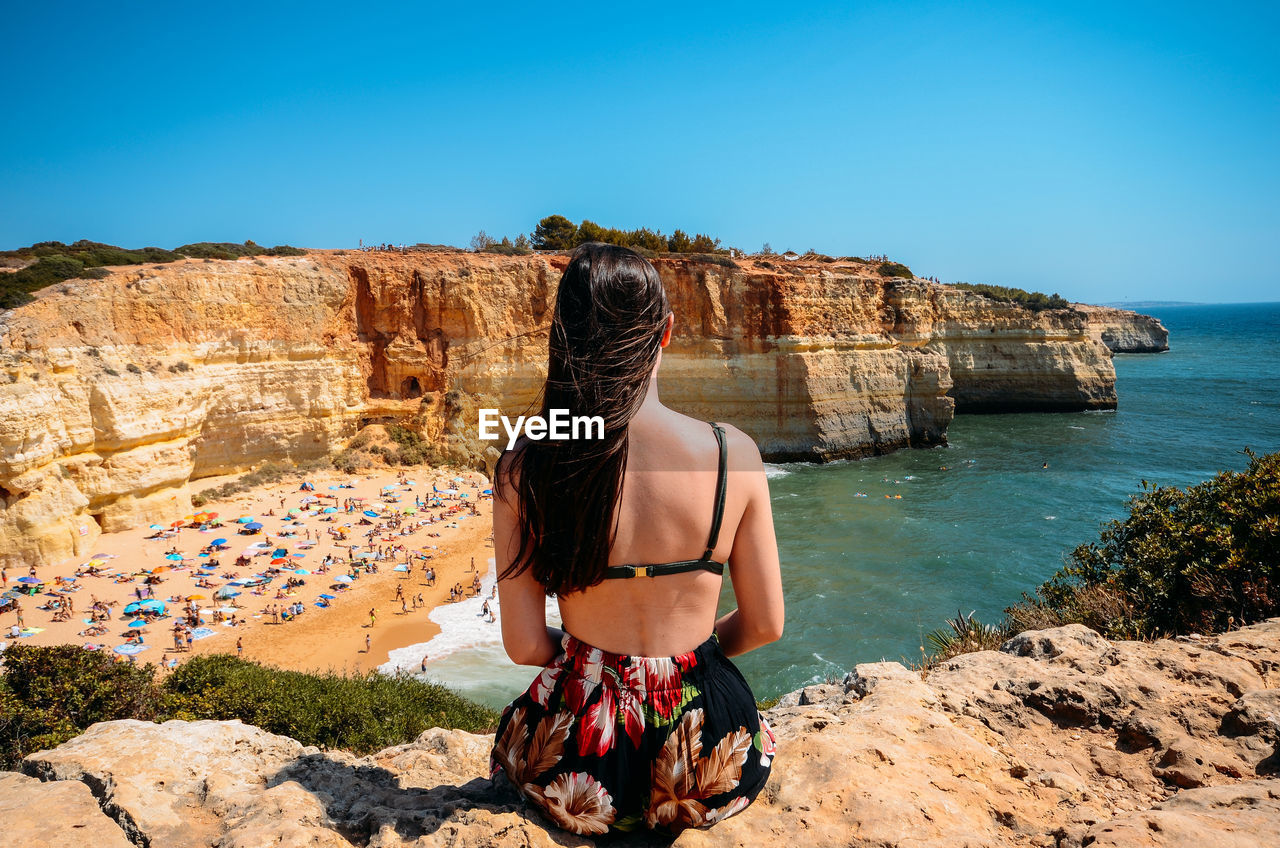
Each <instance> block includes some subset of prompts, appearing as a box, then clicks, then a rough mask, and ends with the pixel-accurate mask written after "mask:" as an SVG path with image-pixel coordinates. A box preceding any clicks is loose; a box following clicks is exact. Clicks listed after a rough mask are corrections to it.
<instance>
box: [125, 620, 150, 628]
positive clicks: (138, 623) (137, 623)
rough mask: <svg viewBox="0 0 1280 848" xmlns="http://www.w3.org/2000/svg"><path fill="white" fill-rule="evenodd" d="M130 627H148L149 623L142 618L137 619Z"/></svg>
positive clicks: (130, 623)
mask: <svg viewBox="0 0 1280 848" xmlns="http://www.w3.org/2000/svg"><path fill="white" fill-rule="evenodd" d="M129 626H130V627H146V626H147V623H146V622H145V621H143V620H142V619H140V618H135V619H134V620H133V621H131V622H129Z"/></svg>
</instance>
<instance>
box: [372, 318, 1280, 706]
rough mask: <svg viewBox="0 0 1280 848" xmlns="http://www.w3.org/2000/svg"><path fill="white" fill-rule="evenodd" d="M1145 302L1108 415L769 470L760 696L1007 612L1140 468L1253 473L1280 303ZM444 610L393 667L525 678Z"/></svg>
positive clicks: (756, 662)
mask: <svg viewBox="0 0 1280 848" xmlns="http://www.w3.org/2000/svg"><path fill="white" fill-rule="evenodd" d="M1144 311H1145V312H1147V313H1148V314H1152V315H1155V316H1157V317H1158V318H1160V320H1161V321H1162V322H1163V323H1164V325H1165V326H1166V327H1167V328H1168V329H1169V333H1170V338H1169V344H1170V348H1171V349H1170V350H1169V351H1168V352H1167V353H1159V354H1120V355H1117V356H1116V358H1115V366H1116V378H1117V394H1118V399H1119V409H1118V410H1117V411H1115V412H1104V413H1079V414H1017V415H964V416H958V417H957V418H956V419H955V421H954V422H953V423H952V425H951V427H950V430H949V432H948V439H949V444H948V445H947V446H946V447H939V448H934V449H929V450H907V451H899V452H897V453H894V454H890V455H888V456H882V457H875V458H871V459H864V460H857V461H848V462H836V463H831V464H827V465H809V464H804V463H800V464H788V465H777V466H771V467H770V476H771V480H770V490H771V493H772V496H773V508H774V520H775V523H776V525H777V533H778V545H779V549H780V552H781V555H782V566H783V579H784V586H785V590H786V601H787V627H786V634H785V636H784V637H783V639H782V640H781V641H780V642H778V643H776V644H774V645H770V646H768V647H765V648H762V649H760V650H758V651H755V652H753V653H751V654H749V655H746V656H744V657H742V658H741V659H740V660H738V662H739V666H740V667H741V668H742V670H743V672H744V674H745V675H746V677H747V679H748V680H749V681H750V682H751V684H752V686H753V688H754V689H755V691H756V695H757V697H760V698H766V697H770V696H773V695H778V694H781V693H784V692H788V691H791V690H793V689H796V688H798V687H800V686H803V685H805V684H807V683H809V682H814V681H819V680H823V679H826V678H827V677H828V676H833V675H834V676H842V675H843V674H844V673H845V672H846V671H848V670H849V669H850V668H852V667H853V666H854V665H856V664H857V663H860V662H868V661H874V660H879V659H891V660H901V659H905V660H910V661H919V659H920V646H921V644H924V642H923V635H924V634H925V633H927V632H929V631H930V630H933V629H935V628H938V627H942V626H945V619H946V618H948V617H953V616H955V614H956V612H957V610H960V611H963V612H965V613H969V612H970V611H975V612H976V613H977V616H978V618H979V619H982V620H984V621H995V620H997V619H998V618H999V617H1000V615H1001V613H1002V611H1003V609H1004V608H1005V607H1006V606H1008V605H1009V604H1011V603H1013V602H1015V601H1017V600H1018V599H1019V598H1020V597H1021V594H1022V592H1024V591H1026V592H1029V591H1031V590H1032V589H1034V588H1035V587H1036V586H1037V585H1038V584H1039V583H1040V582H1042V581H1043V580H1044V579H1045V578H1047V577H1048V576H1049V575H1050V574H1052V573H1053V572H1054V571H1055V570H1057V569H1058V568H1059V567H1060V566H1061V565H1062V564H1063V562H1064V560H1065V557H1066V556H1067V554H1068V553H1069V552H1070V551H1071V549H1072V548H1073V547H1075V546H1076V545H1078V544H1081V543H1083V542H1088V541H1091V540H1094V539H1096V538H1097V535H1098V530H1099V526H1100V525H1101V524H1102V523H1103V522H1105V521H1108V520H1110V519H1113V518H1117V517H1119V516H1121V515H1122V514H1123V513H1124V509H1125V501H1126V499H1127V498H1128V497H1129V496H1130V495H1131V494H1133V493H1134V492H1136V491H1137V490H1138V489H1139V488H1140V487H1141V482H1142V481H1143V480H1148V481H1150V482H1152V483H1157V484H1161V485H1178V486H1185V485H1188V484H1192V483H1197V482H1199V481H1201V480H1205V479H1207V478H1209V477H1211V476H1213V475H1214V474H1215V473H1216V472H1218V471H1220V470H1223V469H1237V470H1238V469H1241V468H1243V467H1244V466H1245V465H1246V464H1247V458H1246V457H1245V456H1244V454H1243V453H1242V450H1243V449H1244V448H1245V447H1248V448H1251V449H1253V450H1254V451H1255V452H1257V453H1268V452H1271V451H1276V450H1280V303H1269V304H1227V305H1213V306H1180V307H1167V308H1153V309H1147V310H1144ZM1046 462H1047V463H1048V468H1044V467H1043V466H1044V463H1046ZM858 493H862V494H863V495H865V497H860V496H858ZM885 495H890V496H891V497H889V498H886V497H885ZM897 495H901V498H900V499H899V498H897V497H894V496H897ZM486 585H487V584H486ZM724 604H726V605H731V604H732V598H731V596H730V591H729V587H728V585H727V584H726V592H725V598H724ZM446 609H447V613H446V614H447V615H449V616H451V618H450V620H449V622H447V623H446V626H445V631H446V632H445V633H444V634H442V636H441V637H439V638H440V641H438V642H436V643H435V644H433V645H431V646H414V648H407V649H403V651H397V652H395V653H393V656H392V662H390V663H388V664H387V666H384V668H385V669H387V670H390V669H392V668H395V667H397V666H398V667H404V668H412V669H413V670H414V671H416V670H417V669H418V663H419V661H420V660H421V658H422V656H423V653H424V650H423V649H424V648H428V649H427V650H426V651H425V652H426V653H427V655H428V656H429V657H430V659H429V661H428V665H427V673H426V676H427V677H428V678H431V679H436V680H440V681H441V682H444V683H446V684H447V685H450V686H452V687H454V688H457V689H459V690H461V691H463V692H464V693H466V694H469V695H471V696H472V697H475V698H477V699H479V700H482V701H485V702H488V703H491V704H494V705H500V704H501V703H503V702H505V701H506V700H509V699H510V698H511V697H512V696H513V695H514V694H515V693H516V692H518V691H519V690H520V689H522V688H523V687H524V686H525V685H527V683H528V681H529V680H530V679H531V678H532V673H531V671H530V670H528V669H521V668H518V667H515V666H512V665H510V664H509V663H507V662H506V660H505V658H504V657H503V656H502V654H501V648H500V646H499V645H498V643H497V641H496V638H495V637H496V627H493V626H486V625H484V624H483V623H480V620H479V619H478V617H477V614H478V612H479V610H478V607H477V609H476V610H475V611H471V610H470V609H469V608H467V607H466V606H465V605H464V604H457V605H452V606H451V607H448V608H446Z"/></svg>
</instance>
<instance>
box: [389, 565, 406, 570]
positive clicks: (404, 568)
mask: <svg viewBox="0 0 1280 848" xmlns="http://www.w3.org/2000/svg"><path fill="white" fill-rule="evenodd" d="M391 570H392V571H408V570H409V566H407V565H397V566H396V567H395V568H393V569H391Z"/></svg>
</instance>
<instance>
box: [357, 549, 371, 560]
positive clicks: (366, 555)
mask: <svg viewBox="0 0 1280 848" xmlns="http://www.w3.org/2000/svg"><path fill="white" fill-rule="evenodd" d="M356 556H358V557H360V559H368V558H369V557H371V556H373V551H361V552H360V553H358V554H356Z"/></svg>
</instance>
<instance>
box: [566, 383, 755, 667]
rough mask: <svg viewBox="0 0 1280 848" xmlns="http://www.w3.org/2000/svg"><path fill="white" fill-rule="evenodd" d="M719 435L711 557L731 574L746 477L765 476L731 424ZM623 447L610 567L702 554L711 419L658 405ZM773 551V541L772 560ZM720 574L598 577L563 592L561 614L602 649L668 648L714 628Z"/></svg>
mask: <svg viewBox="0 0 1280 848" xmlns="http://www.w3.org/2000/svg"><path fill="white" fill-rule="evenodd" d="M726 440H727V443H728V444H727V448H728V450H727V468H728V473H727V475H726V478H727V479H726V486H725V505H724V512H723V518H722V521H721V526H720V531H719V534H718V538H717V540H716V543H715V547H714V548H713V549H712V553H711V557H710V558H711V559H712V560H714V561H716V562H721V563H723V562H726V561H727V562H728V563H729V567H730V573H731V574H734V573H735V572H736V569H735V564H736V561H737V560H738V559H740V558H741V556H739V557H735V556H734V555H733V554H734V552H735V539H736V538H737V535H738V530H739V527H740V526H741V525H742V521H743V517H744V515H745V514H746V512H747V507H748V504H749V503H750V502H751V500H752V498H753V496H755V497H758V496H759V494H760V486H759V485H752V483H753V482H755V483H757V484H758V483H759V482H762V480H763V476H764V475H763V469H762V467H761V466H760V460H759V453H758V451H757V450H756V448H755V445H754V443H752V442H751V440H750V439H749V438H748V437H747V436H745V435H743V434H742V433H741V432H739V431H737V430H736V429H734V428H728V433H727V439H726ZM627 451H628V453H627V468H626V472H625V475H624V477H623V487H622V497H621V499H620V501H619V504H618V509H617V520H618V529H617V535H616V537H615V539H614V543H613V547H612V549H611V551H610V554H609V565H611V566H615V565H648V564H656V563H666V562H672V561H677V560H692V559H697V558H698V557H701V556H702V555H703V552H704V551H705V550H706V548H707V544H708V536H709V533H710V531H711V525H712V519H713V514H714V511H715V510H714V507H715V495H716V483H717V479H718V473H717V472H718V465H719V464H718V460H719V448H718V444H717V441H716V439H715V438H714V436H713V432H712V429H711V427H710V426H708V424H707V422H704V421H699V420H697V419H695V418H690V417H688V416H685V415H680V414H679V413H676V412H673V411H671V410H668V409H665V408H662V407H659V408H658V410H655V414H653V415H640V416H637V418H636V420H635V421H633V422H632V425H631V427H630V428H629V431H628V447H627ZM752 460H754V462H753V461H752ZM753 466H754V467H753ZM753 477H754V478H756V479H754V480H753ZM765 494H766V497H767V486H766V488H765ZM770 531H772V523H770ZM738 553H739V554H740V555H743V556H745V554H743V552H742V551H741V550H739V551H738ZM765 553H766V555H767V552H765ZM776 556H777V555H776V548H775V549H774V553H773V558H774V560H775V561H776ZM722 582H723V577H721V576H720V575H718V574H714V573H712V572H710V571H707V570H694V571H688V572H684V573H680V574H666V575H659V576H655V577H647V578H646V577H642V578H636V579H631V580H605V581H603V582H601V583H599V584H597V585H595V586H592V587H590V588H588V589H586V590H584V591H582V592H578V593H574V594H572V595H567V596H565V597H562V598H560V601H559V603H560V613H561V617H562V618H563V620H564V626H565V629H566V630H568V632H570V633H572V634H573V635H574V636H576V637H578V638H579V639H581V640H583V641H585V642H588V643H589V644H592V645H595V646H597V647H599V648H602V649H604V650H606V651H610V652H613V653H623V654H634V655H641V656H673V655H676V654H680V653H683V652H685V651H688V650H692V649H693V648H694V647H695V646H697V645H699V644H700V643H702V642H703V641H705V640H706V638H707V637H708V636H710V635H711V632H712V629H713V627H714V625H715V622H716V607H717V604H718V602H719V599H720V590H721V584H722ZM735 585H738V582H737V581H736V582H735ZM745 588H747V587H745V586H744V587H742V589H745ZM740 591H741V589H740Z"/></svg>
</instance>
